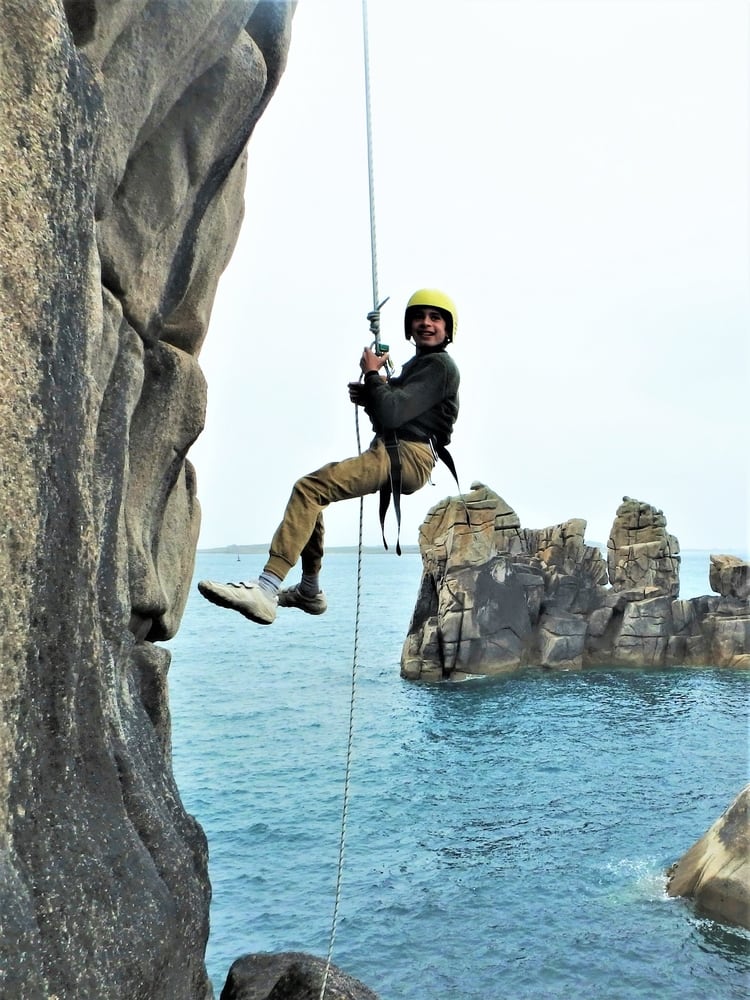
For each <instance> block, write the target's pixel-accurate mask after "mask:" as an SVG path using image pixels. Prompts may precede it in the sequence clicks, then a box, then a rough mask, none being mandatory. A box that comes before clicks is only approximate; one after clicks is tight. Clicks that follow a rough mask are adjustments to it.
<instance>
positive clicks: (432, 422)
mask: <svg viewBox="0 0 750 1000" xmlns="http://www.w3.org/2000/svg"><path fill="white" fill-rule="evenodd" d="M459 381H460V376H459V373H458V367H457V366H456V362H455V361H454V360H453V358H452V357H451V356H450V355H449V354H448V353H447V352H446V351H445V348H444V347H443V345H441V346H440V347H439V348H438V349H435V348H432V349H429V348H428V349H427V350H424V351H419V350H418V351H417V353H416V354H415V355H414V357H413V358H411V359H410V360H409V361H407V362H406V364H405V365H404V367H403V368H402V369H401V374H400V375H398V376H397V377H395V378H392V379H390V381H388V382H384V381H383V379H382V378H381V377H380V375H379V374H378V373H377V372H368V373H367V375H366V376H365V381H364V386H365V399H364V408H365V412H366V413H367V415H368V416H369V418H370V420H371V421H372V426H373V429H374V431H375V433H376V434H377V435H379V436H381V437H383V436H385V435H386V434H387V432H388V431H395V432H396V436H397V437H399V438H401V439H403V440H405V441H408V440H411V441H429V440H430V439H433V440H434V441H435V443H436V444H438V445H441V446H443V447H445V445H447V444H448V442H449V441H450V439H451V433H452V431H453V424H454V422H455V420H456V417H457V416H458V384H459Z"/></svg>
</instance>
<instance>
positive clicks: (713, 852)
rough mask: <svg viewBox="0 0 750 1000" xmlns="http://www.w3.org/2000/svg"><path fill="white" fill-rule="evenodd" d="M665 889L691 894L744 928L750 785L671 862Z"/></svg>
mask: <svg viewBox="0 0 750 1000" xmlns="http://www.w3.org/2000/svg"><path fill="white" fill-rule="evenodd" d="M667 894H668V895H670V896H685V897H687V898H689V899H692V900H693V902H694V903H695V906H696V909H697V910H698V911H699V912H701V913H703V914H705V915H706V916H709V917H711V918H712V919H713V920H719V921H722V922H723V923H728V924H736V925H738V926H740V927H746V928H748V929H750V785H747V786H746V787H745V788H743V790H742V791H741V792H740V794H739V795H738V796H737V798H736V799H735V800H734V802H732V804H731V805H730V806H729V807H728V808H727V809H726V811H725V812H724V813H723V814H722V815H721V816H720V817H719V819H717V821H716V822H715V823H714V824H713V826H712V827H711V828H710V829H709V830H708V831H707V832H706V833H704V835H703V836H702V837H701V838H700V840H698V841H697V842H696V843H695V844H693V846H692V847H691V848H690V850H689V851H687V852H686V853H685V854H683V856H682V857H681V858H680V860H679V861H677V862H676V863H675V864H674V865H672V867H671V868H670V869H669V871H668V873H667Z"/></svg>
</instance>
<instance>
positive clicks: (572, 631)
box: [401, 483, 750, 681]
mask: <svg viewBox="0 0 750 1000" xmlns="http://www.w3.org/2000/svg"><path fill="white" fill-rule="evenodd" d="M585 530H586V522H585V521H584V520H582V519H579V518H573V519H571V520H569V521H565V522H563V523H562V524H558V525H553V526H551V527H548V528H541V529H528V528H522V527H521V522H520V519H519V517H518V515H517V514H516V512H515V511H514V510H513V509H512V508H511V507H510V506H509V505H508V504H507V503H506V501H505V500H503V498H502V497H500V496H498V494H497V493H494V492H493V491H492V490H491V489H489V487H487V486H485V485H484V484H482V483H474V484H472V487H471V491H470V492H469V493H468V494H466V496H465V497H452V498H447V499H445V500H443V501H441V502H440V503H439V504H437V505H436V506H435V507H433V508H432V509H431V510H430V511H429V512H428V514H427V517H426V518H425V520H424V522H423V524H422V526H421V528H420V536H419V545H420V550H421V553H422V564H423V570H422V580H421V583H420V589H419V594H418V596H417V601H416V605H415V608H414V613H413V615H412V619H411V623H410V626H409V630H408V634H407V636H406V640H405V642H404V647H403V650H402V656H401V674H402V676H404V677H407V678H409V679H412V680H429V681H437V680H447V679H451V680H460V679H462V678H465V677H467V676H471V675H475V676H476V675H491V674H498V673H503V672H507V671H512V670H516V669H518V668H519V667H522V666H531V665H534V666H541V667H547V668H550V669H557V670H561V669H562V670H580V669H583V668H585V667H589V666H596V665H599V664H607V665H615V666H634V667H644V666H648V667H661V666H675V665H681V664H684V665H715V666H730V667H748V666H750V602H749V601H748V596H747V592H748V583H747V581H748V579H749V578H748V575H747V571H748V570H749V569H750V567H749V566H748V564H747V563H743V562H742V560H737V559H734V557H728V556H714V557H712V570H711V573H712V576H711V582H712V586H713V587H714V589H718V591H719V594H720V596H719V597H708V596H707V597H699V598H693V599H691V600H687V601H682V600H679V597H678V595H679V569H680V555H679V552H680V548H679V543H678V541H677V539H676V538H675V537H674V535H670V534H669V533H668V531H667V521H666V518H665V516H664V514H663V513H662V511H660V510H657V509H656V508H655V507H652V506H651V505H649V504H647V503H643V502H642V501H639V500H634V499H632V498H630V497H625V498H623V502H622V504H621V505H620V506H619V507H618V509H617V513H616V516H615V519H614V522H613V525H612V530H611V532H610V536H609V541H608V544H607V559H606V561H605V559H604V557H603V556H602V553H601V552H600V550H599V548H598V547H596V546H593V545H587V544H586V541H585Z"/></svg>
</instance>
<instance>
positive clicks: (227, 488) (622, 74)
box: [190, 0, 750, 569]
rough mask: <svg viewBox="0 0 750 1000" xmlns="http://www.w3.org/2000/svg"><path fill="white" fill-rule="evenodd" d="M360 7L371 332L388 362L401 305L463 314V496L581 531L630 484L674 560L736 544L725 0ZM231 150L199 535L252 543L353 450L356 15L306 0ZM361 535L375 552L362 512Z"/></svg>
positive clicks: (743, 67)
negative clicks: (237, 174)
mask: <svg viewBox="0 0 750 1000" xmlns="http://www.w3.org/2000/svg"><path fill="white" fill-rule="evenodd" d="M368 12H369V29H370V68H371V82H372V113H373V143H374V178H375V213H376V222H377V263H378V277H379V290H380V296H381V297H382V298H385V296H386V295H389V296H390V297H391V298H390V301H389V302H388V303H387V304H386V306H385V307H384V309H383V314H382V315H383V320H382V332H381V336H382V339H383V340H384V341H386V342H387V343H389V344H390V346H391V356H392V357H393V359H394V362H395V363H396V367H397V369H399V368H400V366H401V365H402V364H403V363H404V362H405V361H406V360H408V358H409V357H410V355H411V353H412V348H411V346H410V345H409V344H408V343H407V342H406V341H405V340H404V338H403V309H404V305H405V302H406V300H407V298H408V297H409V295H410V294H411V292H413V291H414V290H415V289H417V288H419V287H422V286H430V287H438V288H442V289H444V290H445V291H446V292H447V293H448V294H449V295H451V296H452V297H453V299H454V300H455V302H456V303H457V306H458V312H459V326H458V335H457V338H456V343H455V344H454V345H453V346H452V348H451V353H452V354H453V356H454V358H455V359H456V361H457V363H458V365H459V368H460V370H461V375H462V383H461V413H460V416H459V419H458V422H457V424H456V428H455V432H454V438H453V444H452V448H451V450H452V452H453V455H454V458H455V460H456V464H457V466H458V471H459V477H460V480H461V485H462V487H464V488H465V489H468V487H469V486H470V485H471V483H472V482H473V481H475V480H480V481H482V482H484V483H486V484H487V485H488V486H490V487H491V488H492V489H494V490H495V491H496V492H498V493H499V494H500V495H501V496H503V497H504V498H505V500H506V501H507V502H508V503H509V504H510V505H511V506H512V507H513V508H514V509H515V510H516V511H517V513H518V514H519V516H520V519H521V523H522V525H523V526H524V527H530V528H540V527H544V526H546V525H549V524H557V523H559V522H561V521H564V520H566V519H567V518H571V517H582V518H585V519H586V520H587V521H588V530H587V537H588V539H589V540H590V541H599V542H606V539H607V537H608V534H609V529H610V526H611V523H612V519H613V517H614V514H615V511H616V508H617V506H618V504H619V503H620V501H621V498H622V496H623V495H625V494H628V495H630V496H633V497H636V498H638V499H641V500H645V501H648V502H649V503H652V504H654V505H656V506H657V507H660V508H661V509H663V510H664V513H665V514H666V516H667V522H668V528H669V530H670V531H671V532H672V533H673V534H675V535H676V536H677V537H678V539H679V541H680V544H681V547H682V548H683V549H691V548H707V549H711V550H712V551H715V552H716V551H726V550H728V549H745V548H747V546H748V538H749V526H748V439H749V436H750V435H749V431H750V427H749V423H748V400H749V399H750V394H749V393H748V389H749V388H750V360H749V348H748V340H749V333H750V322H749V321H750V294H749V285H748V282H749V279H748V274H749V254H748V189H747V185H748V175H749V171H748V166H749V162H748V159H749V158H748V131H749V115H748V78H749V73H748V40H749V36H750V32H749V29H748V4H747V3H746V2H744V0H705V2H704V0H580V2H579V0H370V2H369V5H368ZM249 150H250V160H249V177H248V189H247V199H246V214H245V222H244V226H243V231H242V234H241V237H240V241H239V244H238V246H237V249H236V251H235V254H234V257H233V259H232V261H231V263H230V266H229V268H228V269H227V271H226V272H225V274H224V276H223V278H222V280H221V283H220V286H219V293H218V296H217V300H216V304H215V306H214V311H213V316H212V319H211V326H210V330H209V335H208V338H207V341H206V345H205V347H204V349H203V353H202V355H201V364H202V366H203V369H204V371H205V373H206V377H207V379H208V384H209V404H208V414H207V426H206V429H205V431H204V432H203V435H202V436H201V438H200V440H199V441H198V443H197V444H196V445H195V446H194V448H193V449H192V451H191V454H190V458H191V460H192V461H193V463H194V464H195V466H196V468H197V473H198V492H199V497H200V500H201V505H202V509H203V527H202V532H201V539H200V546H201V547H212V546H221V545H231V544H234V543H239V544H242V543H258V542H267V541H268V540H269V539H270V537H271V535H272V533H273V530H274V529H275V527H276V525H277V523H278V521H279V519H280V517H281V514H282V512H283V509H284V505H285V503H286V500H287V497H288V495H289V491H290V488H291V486H292V484H293V482H294V480H295V479H296V478H298V477H299V476H300V475H302V474H303V473H305V472H309V471H312V470H313V469H315V468H317V467H318V466H320V465H322V464H323V463H324V462H327V461H330V460H333V459H340V458H345V457H347V456H349V455H353V454H356V450H357V445H356V435H355V424H354V408H353V406H352V405H351V404H350V403H349V401H348V397H347V391H346V383H347V382H348V381H349V380H350V379H355V378H357V377H358V375H359V369H358V359H359V356H360V354H361V351H362V348H363V346H364V345H365V344H367V343H369V341H370V339H371V337H370V334H369V330H368V326H367V321H366V319H365V316H366V314H367V312H368V310H369V309H370V308H371V304H372V279H371V257H370V221H369V202H368V182H367V146H366V118H365V98H364V68H363V43H362V20H361V5H360V2H359V0H300V3H299V6H298V9H297V13H296V15H295V18H294V24H293V33H292V44H291V49H290V53H289V62H288V66H287V69H286V72H285V74H284V77H283V78H282V81H281V84H280V86H279V88H278V90H277V92H276V94H275V96H274V97H273V99H272V101H271V103H270V105H269V107H268V109H267V110H266V113H265V115H264V117H263V119H262V120H261V122H260V123H259V125H258V126H257V128H256V130H255V134H254V135H253V137H252V139H251V141H250V146H249ZM360 426H361V432H362V439H363V446H366V444H367V442H369V439H370V437H371V433H370V426H369V422H368V421H367V418H366V417H365V415H364V414H362V418H361V420H360ZM433 478H434V482H435V485H434V486H427V487H425V488H424V489H423V490H422V491H421V492H420V493H418V494H416V495H414V496H412V497H408V498H406V499H405V500H404V504H403V507H404V512H403V515H404V520H403V530H402V541H403V542H416V540H417V532H418V527H419V524H420V523H421V521H422V519H423V518H424V515H425V513H426V512H427V510H428V509H429V508H430V507H431V506H433V505H434V504H436V503H437V502H438V501H439V500H441V499H442V498H443V497H445V496H447V495H449V494H454V493H456V488H455V484H454V483H453V480H452V478H451V476H450V474H449V472H448V471H447V469H446V468H445V467H444V466H442V465H440V466H438V468H437V469H436V471H435V475H434V477H433ZM358 514H359V503H358V501H356V500H354V501H348V502H346V503H340V504H337V505H334V506H333V507H331V508H330V509H329V511H328V512H327V514H326V528H327V541H328V544H330V545H354V544H356V541H357V523H358ZM388 533H389V536H390V537H391V538H393V537H394V536H395V527H394V524H393V521H392V520H391V521H390V523H389V529H388ZM365 541H366V542H367V543H369V544H375V545H377V544H379V543H380V531H379V525H378V515H377V501H376V499H375V498H374V497H373V498H368V500H366V502H365ZM261 561H262V560H261ZM260 568H261V567H260V565H259V567H258V569H260Z"/></svg>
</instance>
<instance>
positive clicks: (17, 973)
mask: <svg viewBox="0 0 750 1000" xmlns="http://www.w3.org/2000/svg"><path fill="white" fill-rule="evenodd" d="M291 15H292V5H290V4H286V3H268V2H252V0H192V2H190V3H187V2H182V0H180V2H172V0H128V2H123V3H112V2H110V0H65V2H63V0H34V2H33V3H28V2H27V0H3V3H2V4H0V29H2V30H0V104H1V105H2V106H1V107H0V219H1V221H2V225H0V261H1V266H2V281H1V282H0V312H1V314H2V322H0V337H2V350H0V482H1V483H2V487H1V488H0V525H1V528H0V530H1V531H2V546H1V548H0V635H1V636H2V659H1V661H0V759H1V760H2V764H3V766H2V767H1V768H0V996H4V997H34V998H43V997H50V998H52V997H53V996H55V997H60V998H62V997H66V998H68V997H70V998H72V997H76V998H94V997H95V998H98V1000H106V998H110V997H111V998H118V1000H120V998H124V997H128V998H137V997H140V998H147V997H148V998H150V1000H151V998H163V1000H175V998H180V1000H187V998H203V997H209V996H211V995H212V991H211V987H210V984H209V982H208V979H207V976H206V970H205V965H204V948H205V941H206V938H207V934H208V905H209V897H210V886H209V883H208V877H207V870H206V862H207V851H206V844H205V838H204V836H203V832H202V831H201V829H200V827H199V826H198V825H197V823H196V822H195V821H194V819H193V818H192V817H190V816H188V815H187V814H186V813H185V811H184V809H183V807H182V803H181V802H180V796H179V792H178V790H177V788H176V787H175V783H174V779H173V776H172V768H171V761H170V721H169V705H168V700H167V671H168V668H169V653H168V652H167V651H166V650H164V649H163V648H159V647H157V646H156V645H154V643H155V641H158V640H162V639H167V638H169V637H170V636H172V635H174V633H175V630H176V629H177V627H178V624H179V622H180V618H181V615H182V612H183V609H184V605H185V600H186V596H187V589H188V586H189V584H190V579H191V574H192V567H193V559H194V551H195V544H196V540H197V536H198V524H199V508H198V503H197V501H196V484H195V475H194V472H193V469H192V467H191V465H190V463H189V462H188V461H187V459H186V453H187V451H188V449H189V447H190V445H191V444H192V442H193V441H194V440H195V438H196V437H197V435H198V434H199V433H200V431H201V428H202V426H203V419H204V408H205V385H204V379H203V376H202V374H201V371H200V368H199V367H198V362H197V356H198V353H199V350H200V347H201V344H202V342H203V338H204V336H205V333H206V329H207V326H208V321H209V317H210V313H211V307H212V302H213V297H214V293H215V290H216V285H217V282H218V279H219V276H220V274H221V271H222V270H223V268H224V266H225V265H226V263H227V261H228V259H229V257H230V255H231V252H232V250H233V247H234V243H235V240H236V237H237V234H238V231H239V226H240V222H241V218H242V211H243V208H242V206H243V184H244V177H245V162H246V159H245V153H244V148H245V145H246V143H247V140H248V138H249V136H250V134H251V132H252V130H253V127H254V125H255V122H256V121H257V120H258V117H259V116H260V114H261V113H262V111H263V109H264V107H265V105H266V103H267V101H268V100H269V98H270V96H271V94H272V93H273V90H274V88H275V86H276V83H277V81H278V79H279V76H280V74H281V72H282V69H283V66H284V61H285V57H286V50H287V46H288V41H289V32H290V22H291Z"/></svg>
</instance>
